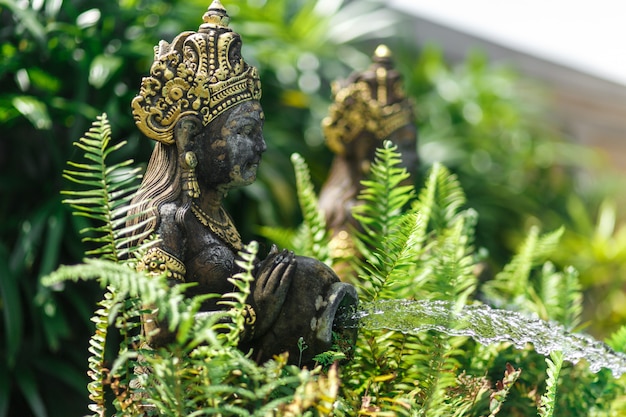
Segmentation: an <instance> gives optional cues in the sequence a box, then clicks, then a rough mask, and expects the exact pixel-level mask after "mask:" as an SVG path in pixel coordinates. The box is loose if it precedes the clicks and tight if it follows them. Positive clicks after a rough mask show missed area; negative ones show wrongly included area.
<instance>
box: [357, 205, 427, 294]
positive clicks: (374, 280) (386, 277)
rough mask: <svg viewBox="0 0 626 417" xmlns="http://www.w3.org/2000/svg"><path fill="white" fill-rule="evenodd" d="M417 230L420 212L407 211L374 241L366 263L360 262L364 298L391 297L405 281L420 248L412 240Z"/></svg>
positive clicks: (418, 228) (416, 235)
mask: <svg viewBox="0 0 626 417" xmlns="http://www.w3.org/2000/svg"><path fill="white" fill-rule="evenodd" d="M420 230H421V219H420V216H419V215H418V214H416V213H408V214H407V215H405V216H402V217H401V218H400V219H398V224H397V225H396V228H395V230H394V231H393V233H391V234H389V235H387V236H386V237H385V238H383V239H382V241H381V242H379V243H378V246H377V247H376V249H375V250H374V251H372V252H371V254H370V256H369V258H368V264H369V265H363V271H364V273H361V274H360V277H361V281H362V283H361V285H360V289H361V291H362V293H363V296H364V297H363V299H364V300H366V301H375V300H378V299H381V298H382V299H384V298H388V297H391V298H394V296H396V295H397V294H395V292H396V291H397V290H399V287H404V288H406V286H407V285H409V284H408V283H407V277H410V275H411V272H410V271H411V270H413V269H414V267H415V263H416V261H417V259H418V257H419V253H420V252H421V247H420V246H419V245H416V244H415V242H416V240H418V239H419V238H418V235H419V233H420Z"/></svg>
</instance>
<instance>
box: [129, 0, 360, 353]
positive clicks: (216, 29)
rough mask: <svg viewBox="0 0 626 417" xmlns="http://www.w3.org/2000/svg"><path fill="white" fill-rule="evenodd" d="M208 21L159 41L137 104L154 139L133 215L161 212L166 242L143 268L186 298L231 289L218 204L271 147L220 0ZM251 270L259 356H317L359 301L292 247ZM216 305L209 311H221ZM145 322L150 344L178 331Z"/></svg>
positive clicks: (225, 220)
mask: <svg viewBox="0 0 626 417" xmlns="http://www.w3.org/2000/svg"><path fill="white" fill-rule="evenodd" d="M203 20H204V23H203V24H202V25H201V26H200V28H199V30H198V32H191V31H190V32H183V33H181V34H179V35H178V36H177V37H176V38H175V39H174V40H173V41H172V43H171V44H170V43H167V42H165V41H161V42H160V44H159V46H158V47H157V48H155V59H154V63H153V64H152V68H151V70H150V76H148V77H145V78H144V79H143V80H142V84H141V90H140V92H139V95H137V97H135V99H134V100H133V102H132V109H133V115H134V117H135V121H136V124H137V126H138V127H139V129H140V130H141V131H142V132H143V133H144V134H145V135H146V136H147V137H148V138H150V139H154V140H155V141H157V143H156V146H155V148H154V151H153V154H152V157H151V159H150V162H149V164H148V167H147V170H146V173H145V176H144V180H143V182H142V185H141V188H140V189H139V191H138V193H137V195H136V197H135V199H134V203H136V204H137V206H136V207H135V208H134V210H135V212H137V213H141V212H145V213H146V214H145V215H144V217H143V218H148V217H146V216H154V219H155V220H154V222H153V223H152V224H151V225H149V226H148V227H151V228H153V229H154V231H155V232H156V234H157V235H158V237H159V238H160V241H159V243H158V244H157V245H156V246H155V247H154V248H152V249H150V250H149V252H148V253H147V255H146V256H145V258H144V259H143V261H142V262H141V265H140V268H143V269H145V270H147V271H148V272H150V273H155V274H160V273H164V272H165V273H167V276H168V279H169V282H170V283H171V285H176V284H177V283H181V282H187V283H189V282H193V283H196V284H197V285H196V286H194V287H192V288H191V289H190V290H189V292H188V293H189V295H190V296H191V295H196V294H207V293H218V294H224V293H227V292H231V291H233V286H232V284H230V283H229V282H228V281H227V278H228V277H230V276H232V275H234V274H235V273H237V272H239V267H238V266H237V265H236V262H235V260H236V258H237V252H238V251H239V250H240V249H241V248H242V243H241V238H240V235H239V233H238V231H237V229H236V228H235V226H234V225H233V222H232V220H231V218H230V216H229V215H228V213H227V212H226V211H225V210H224V208H223V206H222V201H223V199H224V198H225V196H226V195H227V193H228V191H229V190H230V189H232V188H234V187H241V186H245V185H248V184H251V183H252V182H254V180H255V179H256V174H257V169H258V166H259V163H260V161H261V154H262V153H263V152H264V151H265V149H266V144H265V140H264V138H263V132H262V129H263V122H264V116H263V110H262V108H261V105H260V103H259V99H260V97H261V84H260V81H259V77H258V72H257V70H256V68H254V67H252V66H250V65H248V64H247V63H246V62H245V61H244V60H243V58H242V56H241V39H240V36H239V35H238V34H237V33H235V32H233V31H232V30H231V29H230V28H228V22H229V17H228V15H227V14H226V10H225V9H224V8H223V6H222V5H221V4H220V3H219V1H217V0H216V1H214V2H213V3H212V4H211V6H210V7H209V9H208V11H207V12H206V13H205V14H204V16H203ZM140 220H141V217H140V218H138V219H137V221H140ZM254 276H255V281H254V283H253V286H252V293H251V296H250V297H249V300H248V303H249V308H248V317H247V324H248V328H247V329H246V332H245V334H244V335H242V346H241V347H242V348H245V349H247V348H252V349H254V358H255V359H256V360H258V361H264V360H267V359H269V358H271V357H272V356H273V355H275V354H279V353H281V352H284V351H288V352H289V353H290V362H291V363H298V361H299V358H300V354H301V353H302V363H303V364H307V363H309V362H310V360H311V358H312V357H313V356H314V355H315V354H318V353H321V352H323V351H324V350H327V349H329V348H330V347H331V333H332V330H333V325H337V323H335V314H336V312H337V310H338V309H339V308H340V307H341V306H348V305H354V304H355V303H356V292H355V291H354V288H353V287H351V286H349V285H347V284H343V283H340V282H338V281H339V280H338V278H337V276H336V275H335V273H334V272H333V271H332V270H331V269H330V268H329V267H327V266H326V265H324V264H323V263H321V262H319V261H317V260H315V259H311V258H305V257H299V256H296V255H294V254H293V252H290V251H286V250H283V251H281V252H279V251H277V250H276V249H273V250H272V251H270V253H269V254H268V255H267V257H266V258H265V259H264V260H262V261H259V262H258V264H257V265H256V268H255V270H254ZM215 303H216V302H215V301H212V300H209V301H206V302H205V304H204V305H203V308H202V310H203V311H206V312H210V311H215V310H217V309H218V306H217V305H216V304H215ZM143 327H144V331H145V332H146V334H147V336H148V338H149V340H150V344H151V345H153V346H158V345H164V344H166V343H167V341H168V339H169V338H170V337H171V335H170V334H169V333H168V332H167V329H166V326H165V325H164V324H163V323H159V322H158V320H157V318H156V316H155V315H146V316H145V317H144V320H143ZM347 331H348V333H349V334H351V335H352V336H351V337H354V336H355V334H353V333H355V332H356V330H355V329H354V330H347ZM301 337H302V338H303V341H304V343H305V344H306V345H307V346H308V349H306V350H305V351H304V352H299V349H298V340H299V339H300V338H301Z"/></svg>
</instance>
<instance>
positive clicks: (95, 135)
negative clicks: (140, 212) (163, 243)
mask: <svg viewBox="0 0 626 417" xmlns="http://www.w3.org/2000/svg"><path fill="white" fill-rule="evenodd" d="M110 141H111V127H110V125H109V122H108V120H107V117H106V114H102V115H101V116H99V117H98V118H97V120H96V121H95V122H94V123H93V125H92V127H91V128H90V129H89V131H88V132H86V133H85V135H84V136H83V137H82V138H80V140H79V141H78V142H75V145H76V146H77V147H78V148H80V149H81V150H82V151H83V152H84V154H83V157H84V159H85V160H86V161H87V162H86V163H78V162H72V161H70V162H68V166H69V167H70V168H68V169H66V170H64V171H63V176H64V177H65V178H66V179H68V180H69V181H71V182H73V183H74V184H78V185H80V186H82V187H87V189H83V190H66V191H62V194H64V195H66V196H67V198H65V199H64V200H63V202H64V203H66V204H68V205H69V206H70V207H72V209H73V210H74V215H77V216H83V217H86V218H89V219H92V220H94V221H95V222H96V225H94V226H90V227H88V228H85V229H83V230H81V233H82V234H83V235H84V238H83V241H85V242H91V243H95V244H97V245H96V247H95V248H93V249H91V250H89V251H88V252H87V253H86V254H87V255H88V256H97V257H101V258H104V259H110V260H114V261H119V260H121V259H123V258H124V257H125V256H127V254H128V252H129V250H131V249H132V245H131V243H132V241H133V240H132V239H129V238H127V237H126V236H128V232H129V229H126V228H125V227H123V225H125V224H126V223H127V221H128V220H129V216H128V210H129V207H128V205H129V203H130V200H131V198H132V196H133V193H134V192H135V191H136V190H137V188H138V187H139V179H140V174H139V171H140V170H139V168H132V167H131V165H132V163H133V161H132V160H127V161H124V162H120V163H117V164H112V165H107V164H108V158H109V157H110V156H111V155H112V154H113V153H114V152H116V151H118V150H119V149H120V148H121V147H122V146H124V145H125V143H126V142H120V143H118V144H117V145H114V146H110ZM147 233H149V232H147ZM143 237H146V236H143ZM135 240H136V238H135Z"/></svg>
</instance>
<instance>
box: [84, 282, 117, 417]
mask: <svg viewBox="0 0 626 417" xmlns="http://www.w3.org/2000/svg"><path fill="white" fill-rule="evenodd" d="M115 298H116V297H115V295H114V289H113V288H111V287H109V289H108V291H107V292H106V293H105V294H104V298H103V299H102V300H101V301H100V302H99V303H98V306H99V307H100V308H98V309H97V310H96V312H95V314H94V316H93V317H92V318H91V321H93V322H94V323H95V327H96V330H95V332H94V334H93V335H92V336H91V339H90V340H89V348H88V351H89V353H90V354H91V355H90V356H89V358H88V359H87V363H88V366H89V371H88V372H87V374H88V375H89V377H90V378H91V382H90V383H89V384H87V390H88V391H89V399H90V400H91V401H92V403H91V404H90V405H89V410H91V411H93V412H94V414H93V416H94V417H104V415H105V411H106V405H105V398H104V395H105V394H104V387H105V385H106V381H107V379H108V375H107V374H106V373H105V369H106V367H105V358H104V353H105V348H106V340H107V334H108V328H109V322H110V321H109V319H110V316H111V311H112V310H113V306H114V305H115V304H116V300H115Z"/></svg>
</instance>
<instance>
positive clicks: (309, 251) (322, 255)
mask: <svg viewBox="0 0 626 417" xmlns="http://www.w3.org/2000/svg"><path fill="white" fill-rule="evenodd" d="M291 163H292V164H293V167H294V171H295V174H296V187H297V192H298V201H299V203H300V209H301V210H302V216H303V219H304V222H303V225H302V228H301V230H300V233H298V236H299V240H300V241H301V242H304V245H303V247H301V249H302V250H303V251H302V252H301V253H302V255H305V256H311V257H313V258H316V259H319V260H320V261H322V262H324V263H326V264H330V262H331V259H330V251H329V249H328V247H329V246H328V245H329V242H330V236H329V234H328V231H327V230H326V220H325V219H324V216H323V214H322V213H321V212H320V211H319V209H318V207H319V205H318V201H317V195H316V194H315V190H314V187H313V183H312V182H311V174H310V171H309V167H308V166H307V164H306V162H305V161H304V159H303V158H302V156H300V155H299V154H297V153H294V154H292V155H291Z"/></svg>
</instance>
